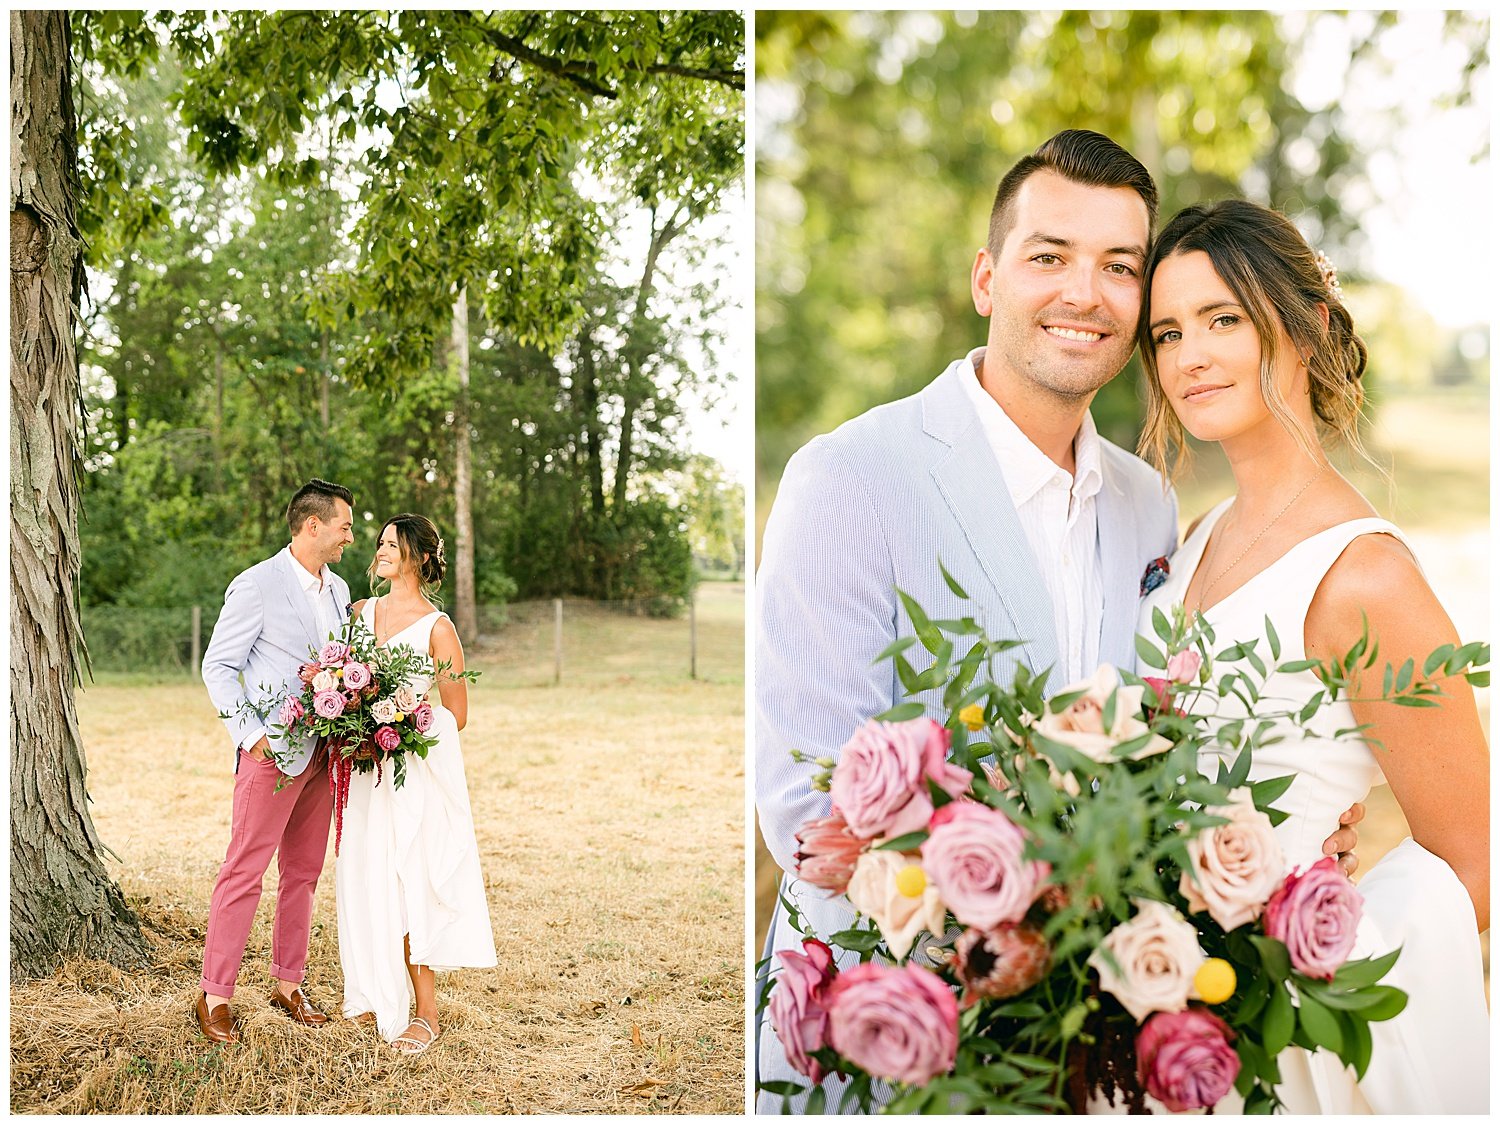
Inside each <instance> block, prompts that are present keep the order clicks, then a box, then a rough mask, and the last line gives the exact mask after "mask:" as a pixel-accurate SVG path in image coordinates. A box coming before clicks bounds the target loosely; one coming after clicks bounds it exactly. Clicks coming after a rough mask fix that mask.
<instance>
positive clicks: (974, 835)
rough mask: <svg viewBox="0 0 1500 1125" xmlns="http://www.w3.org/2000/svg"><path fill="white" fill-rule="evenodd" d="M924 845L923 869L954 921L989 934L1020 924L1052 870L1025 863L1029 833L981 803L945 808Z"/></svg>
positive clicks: (936, 815) (937, 815)
mask: <svg viewBox="0 0 1500 1125" xmlns="http://www.w3.org/2000/svg"><path fill="white" fill-rule="evenodd" d="M931 823H932V832H931V834H930V835H929V836H928V837H927V840H926V842H924V843H923V845H922V867H923V869H924V870H925V871H926V872H927V875H928V877H929V878H930V879H931V880H932V881H933V883H934V884H935V885H936V886H937V889H938V893H939V894H940V895H941V896H942V900H943V902H944V903H946V904H947V907H948V909H949V910H951V911H953V916H954V917H955V918H957V919H958V920H959V921H960V922H962V923H963V924H964V925H966V926H978V927H979V928H980V929H990V928H992V927H995V926H998V925H1000V924H1001V923H1002V922H1019V921H1020V920H1021V919H1022V918H1023V917H1025V915H1026V911H1027V910H1028V909H1030V907H1031V904H1032V903H1033V902H1034V901H1036V896H1037V893H1038V889H1039V888H1040V886H1041V884H1042V880H1044V879H1045V878H1046V877H1047V873H1048V871H1049V870H1050V868H1049V867H1048V866H1047V865H1046V864H1043V863H1037V862H1035V861H1034V860H1026V859H1022V858H1021V853H1022V852H1023V851H1024V850H1025V847H1026V834H1025V833H1024V832H1022V831H1021V829H1020V827H1019V826H1017V825H1016V824H1015V823H1014V822H1013V821H1012V820H1011V819H1010V818H1009V817H1008V816H1006V815H1005V814H1004V813H1003V812H1001V811H1000V810H999V809H992V808H990V807H989V806H988V805H983V804H980V803H979V802H977V801H968V800H960V801H955V802H953V803H952V804H950V805H944V806H943V807H942V808H940V809H939V810H938V811H937V812H936V813H934V814H933V817H932V822H931Z"/></svg>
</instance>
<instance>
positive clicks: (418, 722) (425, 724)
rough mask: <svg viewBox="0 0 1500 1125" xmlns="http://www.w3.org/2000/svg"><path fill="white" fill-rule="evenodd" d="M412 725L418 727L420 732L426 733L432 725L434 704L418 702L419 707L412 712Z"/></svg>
mask: <svg viewBox="0 0 1500 1125" xmlns="http://www.w3.org/2000/svg"><path fill="white" fill-rule="evenodd" d="M411 725H412V726H414V727H416V728H417V733H418V734H426V733H427V731H428V730H429V729H430V728H431V727H432V704H431V703H427V702H425V701H424V702H422V703H418V704H417V709H416V710H415V711H413V712H412V713H411Z"/></svg>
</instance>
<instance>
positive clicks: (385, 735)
mask: <svg viewBox="0 0 1500 1125" xmlns="http://www.w3.org/2000/svg"><path fill="white" fill-rule="evenodd" d="M375 745H377V746H379V747H380V748H381V749H382V750H385V751H387V752H389V751H391V750H394V749H395V748H396V747H398V746H400V745H401V736H400V735H399V734H397V733H396V729H395V728H394V727H381V728H380V729H379V730H377V731H376V732H375Z"/></svg>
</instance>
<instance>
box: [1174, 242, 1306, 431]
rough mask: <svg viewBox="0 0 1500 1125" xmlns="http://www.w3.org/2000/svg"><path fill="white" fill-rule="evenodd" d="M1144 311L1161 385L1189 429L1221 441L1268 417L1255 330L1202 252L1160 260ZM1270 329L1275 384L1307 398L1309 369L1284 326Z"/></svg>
mask: <svg viewBox="0 0 1500 1125" xmlns="http://www.w3.org/2000/svg"><path fill="white" fill-rule="evenodd" d="M1148 314H1149V320H1148V323H1149V324H1150V326H1151V340H1152V346H1153V347H1154V348H1155V349H1156V370H1157V377H1158V380H1159V382H1160V389H1161V393H1162V394H1163V395H1164V396H1166V399H1167V401H1168V402H1169V403H1171V404H1172V410H1173V411H1174V412H1175V413H1176V415H1177V417H1178V419H1179V420H1180V421H1181V422H1182V425H1183V428H1184V429H1186V430H1187V432H1188V433H1190V434H1192V435H1193V436H1194V437H1195V438H1197V439H1198V440H1199V441H1226V440H1228V439H1231V438H1234V437H1235V436H1237V435H1239V434H1243V433H1245V432H1247V431H1249V430H1251V429H1253V428H1255V427H1257V426H1258V425H1260V424H1261V423H1264V422H1266V421H1267V420H1272V415H1271V412H1270V409H1269V407H1267V406H1266V401H1265V397H1264V396H1263V395H1262V394H1261V389H1260V356H1261V344H1260V333H1258V332H1257V331H1256V330H1255V325H1254V324H1253V323H1251V321H1250V316H1249V314H1248V313H1247V312H1246V311H1245V309H1244V308H1243V307H1242V306H1241V305H1240V303H1239V300H1238V299H1237V298H1236V297H1235V295H1234V292H1233V291H1232V290H1231V289H1230V288H1229V286H1228V285H1226V284H1224V280H1223V278H1221V277H1220V276H1219V274H1218V271H1217V270H1215V269H1214V265H1213V261H1212V260H1211V259H1210V258H1209V256H1208V255H1207V254H1205V253H1204V252H1203V251H1201V250H1189V251H1186V252H1185V253H1178V254H1172V255H1171V256H1170V257H1167V258H1165V259H1163V260H1162V262H1161V264H1160V265H1158V266H1157V267H1156V273H1155V274H1154V275H1152V281H1151V308H1150V309H1149V310H1148ZM1276 332H1277V339H1276V357H1277V358H1276V383H1277V388H1278V389H1279V390H1280V391H1281V396H1282V400H1283V401H1284V402H1286V403H1287V404H1288V405H1289V406H1292V405H1293V404H1294V403H1297V402H1298V401H1299V397H1300V399H1302V400H1305V398H1306V388H1307V373H1306V371H1305V370H1304V369H1303V368H1302V367H1301V366H1300V364H1299V363H1298V356H1297V348H1296V346H1295V345H1294V344H1293V343H1292V340H1291V337H1290V336H1288V335H1287V334H1286V331H1285V329H1283V328H1282V327H1281V326H1280V325H1278V326H1277V328H1276ZM1294 409H1295V408H1294Z"/></svg>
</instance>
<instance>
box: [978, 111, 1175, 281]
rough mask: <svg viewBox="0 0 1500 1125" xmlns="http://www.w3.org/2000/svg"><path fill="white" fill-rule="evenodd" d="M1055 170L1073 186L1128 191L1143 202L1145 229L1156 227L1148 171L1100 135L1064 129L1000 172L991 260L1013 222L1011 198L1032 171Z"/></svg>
mask: <svg viewBox="0 0 1500 1125" xmlns="http://www.w3.org/2000/svg"><path fill="white" fill-rule="evenodd" d="M1043 171H1047V172H1056V173H1057V174H1058V175H1059V176H1066V177H1067V178H1068V179H1070V180H1072V181H1073V182H1074V183H1079V184H1087V185H1088V186H1089V187H1127V188H1132V189H1134V190H1135V192H1136V194H1137V195H1139V196H1140V197H1141V199H1143V200H1144V201H1145V203H1146V214H1147V222H1146V230H1147V232H1148V234H1149V232H1150V230H1151V229H1152V228H1153V227H1155V226H1156V204H1157V193H1156V181H1155V180H1153V179H1152V178H1151V173H1150V172H1148V171H1146V166H1145V165H1144V164H1142V163H1141V162H1140V161H1139V160H1137V159H1136V158H1135V157H1133V156H1131V155H1130V153H1128V152H1126V151H1125V150H1124V149H1123V148H1121V147H1120V146H1119V145H1117V144H1115V142H1114V141H1112V140H1110V139H1109V138H1108V137H1106V136H1105V135H1104V134H1103V133H1095V132H1094V131H1093V130H1091V129H1064V130H1063V131H1062V132H1061V133H1058V134H1057V135H1056V136H1054V137H1052V138H1050V139H1049V140H1047V141H1044V142H1043V143H1042V146H1041V147H1040V148H1039V149H1037V150H1036V151H1035V152H1033V153H1032V154H1031V155H1030V156H1023V157H1021V159H1020V160H1018V161H1016V166H1015V167H1014V168H1012V169H1011V170H1010V171H1009V172H1007V173H1005V178H1004V179H1002V180H1001V181H1000V188H999V190H998V191H996V192H995V205H994V206H993V207H991V208H990V236H989V251H990V257H992V258H995V257H998V256H999V254H1000V247H1001V245H1002V244H1003V243H1004V242H1005V236H1006V235H1007V234H1009V233H1010V228H1011V227H1013V226H1014V225H1015V222H1016V208H1015V199H1016V193H1017V192H1019V191H1020V190H1021V185H1022V184H1023V183H1025V181H1026V178H1027V177H1028V176H1030V175H1031V174H1032V173H1033V172H1043Z"/></svg>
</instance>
